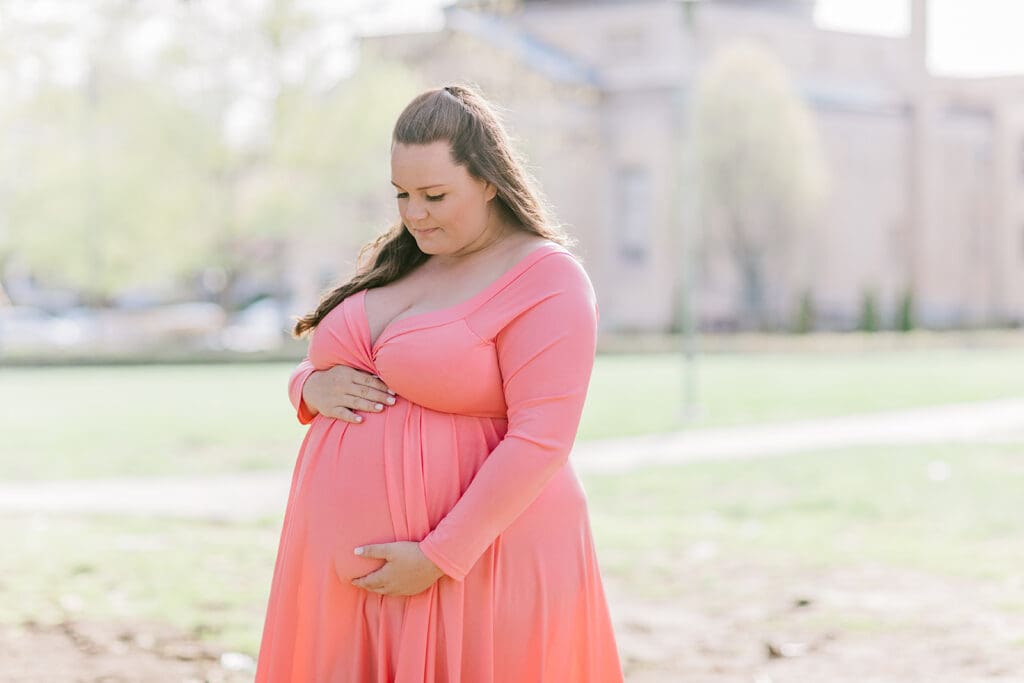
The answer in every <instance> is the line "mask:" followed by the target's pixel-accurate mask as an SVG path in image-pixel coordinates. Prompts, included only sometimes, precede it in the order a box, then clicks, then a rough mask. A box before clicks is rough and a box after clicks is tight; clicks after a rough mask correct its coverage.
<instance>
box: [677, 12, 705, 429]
mask: <svg viewBox="0 0 1024 683" xmlns="http://www.w3.org/2000/svg"><path fill="white" fill-rule="evenodd" d="M696 10H697V2H696V0H679V13H680V19H681V27H682V33H683V34H687V33H691V34H692V31H693V22H694V18H695V14H696ZM680 57H682V55H680ZM685 73H686V70H685V69H684V68H683V67H682V65H680V70H679V77H678V78H679V80H678V86H677V88H676V93H675V98H674V104H675V109H676V111H675V121H676V131H677V140H678V143H679V144H677V146H676V152H675V158H676V193H677V197H678V198H679V199H678V201H677V202H676V221H677V225H676V230H677V234H678V235H679V245H680V253H679V263H680V265H681V267H682V271H683V272H682V277H681V279H680V290H681V291H680V296H679V307H680V310H679V320H680V326H681V332H682V334H681V335H680V338H681V339H680V341H681V349H680V350H681V352H682V360H683V372H682V393H683V400H682V405H681V408H680V414H679V421H680V424H681V425H683V426H687V425H690V424H692V423H693V422H695V421H696V419H697V418H698V416H699V406H698V378H697V369H698V368H697V346H698V334H699V331H698V329H697V327H698V321H697V301H698V292H697V287H698V283H699V278H698V277H697V275H696V270H697V266H698V262H697V261H698V259H697V246H698V244H699V240H700V209H699V206H698V200H699V194H700V193H699V192H698V191H697V188H696V187H695V183H696V182H698V180H697V177H696V176H697V164H696V156H695V149H696V145H694V144H693V141H692V140H688V139H687V130H688V128H689V126H688V118H689V117H688V114H689V109H688V106H687V103H688V99H689V98H688V90H689V88H688V86H689V83H687V80H686V77H685Z"/></svg>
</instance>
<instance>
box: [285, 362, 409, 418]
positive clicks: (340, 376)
mask: <svg viewBox="0 0 1024 683" xmlns="http://www.w3.org/2000/svg"><path fill="white" fill-rule="evenodd" d="M302 400H303V402H304V403H305V404H306V407H307V408H309V410H310V411H311V412H312V413H314V414H315V413H320V414H321V415H325V416H327V417H333V418H335V419H338V420H344V421H345V422H356V423H358V422H362V421H363V418H362V416H360V415H358V414H356V413H355V412H354V411H356V410H366V411H369V412H374V413H379V412H381V411H382V410H384V407H385V406H389V405H393V404H394V402H395V397H394V395H393V392H391V390H390V389H388V387H387V385H386V384H384V382H382V381H381V380H380V378H378V377H376V376H374V375H371V374H369V373H367V372H362V371H361V370H356V369H355V368H350V367H348V366H347V365H335V366H334V367H332V368H330V369H328V370H317V371H316V372H314V373H312V374H311V375H310V376H309V377H308V378H306V382H305V383H304V384H303V386H302ZM378 406H380V407H378Z"/></svg>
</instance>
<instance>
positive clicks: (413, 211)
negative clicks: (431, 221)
mask: <svg viewBox="0 0 1024 683" xmlns="http://www.w3.org/2000/svg"><path fill="white" fill-rule="evenodd" d="M405 215H406V216H408V217H409V218H411V219H412V220H416V221H419V220H423V219H424V218H426V217H427V207H426V206H425V205H424V204H422V203H420V202H417V201H413V200H411V199H410V200H409V203H408V204H407V205H406V207H405Z"/></svg>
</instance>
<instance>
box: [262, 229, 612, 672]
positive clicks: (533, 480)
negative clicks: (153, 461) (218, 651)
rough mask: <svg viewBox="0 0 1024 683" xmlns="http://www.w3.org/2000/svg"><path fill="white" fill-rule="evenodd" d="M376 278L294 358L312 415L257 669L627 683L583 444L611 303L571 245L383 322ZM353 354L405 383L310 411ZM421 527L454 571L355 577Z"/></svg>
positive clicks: (540, 250)
mask: <svg viewBox="0 0 1024 683" xmlns="http://www.w3.org/2000/svg"><path fill="white" fill-rule="evenodd" d="M364 296H365V291H361V292H359V293H357V294H353V295H352V296H350V297H348V298H347V299H345V300H344V301H343V302H342V303H341V304H340V305H338V306H337V307H335V308H334V309H333V310H332V311H331V312H330V313H328V315H327V316H326V317H325V318H324V319H323V321H322V322H321V323H320V325H319V326H318V327H317V328H316V329H315V330H314V332H313V334H312V337H311V339H310V342H309V356H308V358H307V359H306V360H304V361H303V362H302V363H301V364H300V365H299V367H298V368H297V369H296V371H295V372H294V373H293V374H292V377H291V381H290V386H289V388H290V391H289V393H290V396H291V400H292V403H293V404H294V405H295V407H296V410H297V413H298V418H299V421H300V422H302V423H303V424H310V427H309V430H308V432H307V434H306V438H305V440H304V441H303V443H302V447H301V450H300V451H299V455H298V459H297V461H296V464H295V471H294V474H293V477H292V484H291V491H290V494H289V498H288V506H287V509H286V511H285V518H284V528H283V529H282V532H281V540H280V546H279V549H278V556H277V562H276V564H275V567H274V577H273V582H272V585H271V590H270V600H269V605H268V608H267V615H266V622H265V624H264V630H263V640H262V644H261V646H260V652H259V662H258V666H257V673H256V683H391V682H395V683H423V682H427V683H492V682H493V683H534V682H537V683H605V682H608V681H615V682H619V681H622V670H621V666H620V662H619V656H618V653H617V650H616V643H615V637H614V634H613V631H612V626H611V620H610V618H609V613H608V607H607V603H606V599H605V594H604V589H603V586H602V582H601V576H600V573H599V571H598V564H597V558H596V555H595V551H594V545H593V539H592V536H591V530H590V521H589V517H588V512H587V499H586V495H585V493H584V491H583V488H582V487H581V485H580V482H579V479H578V478H577V476H576V473H575V472H574V471H573V469H572V466H571V464H570V463H569V461H568V455H569V451H570V448H571V447H572V444H573V440H574V438H575V435H576V429H577V427H578V425H579V420H580V413H581V411H582V409H583V401H584V397H585V395H586V391H587V386H588V384H589V381H590V374H591V369H592V367H593V361H594V349H595V336H596V323H597V315H598V311H597V305H596V302H595V298H594V292H593V289H592V287H591V283H590V280H589V278H588V277H587V275H586V272H585V271H584V270H583V268H582V266H581V265H580V264H579V263H578V262H577V261H576V260H575V258H573V257H572V255H570V254H569V252H567V251H566V250H565V249H563V248H562V247H561V246H559V245H557V244H553V243H545V244H543V245H542V246H540V247H537V248H535V249H534V250H533V251H531V252H530V253H529V254H528V255H527V256H526V257H525V258H523V259H522V260H521V261H519V262H518V263H517V264H516V265H515V266H513V267H512V268H511V269H510V270H508V271H507V272H505V273H503V274H502V275H501V276H499V277H498V279H497V280H495V281H494V282H492V283H491V284H490V285H489V286H488V287H486V288H485V289H484V290H483V291H481V292H478V293H477V294H476V295H474V296H473V297H472V298H470V299H468V300H466V301H464V302H462V303H460V304H457V305H454V306H451V307H448V308H444V309H441V310H436V311H430V312H425V313H420V314H417V315H411V316H407V317H404V318H403V317H399V318H398V319H396V320H394V321H392V322H391V323H390V324H389V325H388V326H387V327H386V328H385V329H384V330H383V332H382V333H381V334H380V336H379V338H378V339H376V340H371V339H370V330H369V325H368V323H367V319H366V312H365V307H364V302H363V299H364ZM339 364H341V365H348V366H351V367H354V368H358V369H360V370H363V371H366V372H370V373H374V374H377V375H378V376H380V377H381V379H383V380H384V382H385V383H386V384H387V385H388V387H390V388H391V389H392V390H394V391H395V392H396V393H397V402H396V403H395V405H393V406H389V407H386V408H385V409H384V410H383V411H382V412H381V413H363V422H362V423H361V424H350V423H347V422H344V421H341V420H335V419H332V418H327V417H324V416H322V415H319V414H318V415H316V416H312V415H310V414H309V411H308V409H307V407H306V406H305V405H304V404H303V403H302V384H303V382H304V381H305V379H306V378H307V377H308V376H309V374H310V373H311V372H313V371H314V370H316V369H320V370H323V369H327V368H329V367H331V366H334V365H339ZM391 541H417V542H419V544H420V548H422V550H423V552H424V554H426V556H427V557H429V558H430V559H431V560H433V561H434V562H435V563H436V564H437V565H438V566H439V567H440V568H441V569H442V570H444V572H445V576H442V577H441V578H440V579H439V580H438V581H437V582H435V583H434V584H433V585H432V586H431V587H430V588H428V589H427V590H426V591H424V592H422V593H420V594H418V595H414V596H408V597H404V596H384V595H380V594H378V593H374V592H371V591H367V590H364V589H361V588H357V587H355V586H353V585H352V584H351V583H350V581H351V579H353V578H355V577H358V576H363V575H365V574H368V573H369V572H371V571H373V570H375V569H377V568H378V567H380V566H382V565H383V564H384V561H383V560H376V559H370V558H362V557H358V556H356V555H354V554H353V552H352V551H353V549H354V548H356V547H357V546H359V545H362V544H367V543H386V542H391Z"/></svg>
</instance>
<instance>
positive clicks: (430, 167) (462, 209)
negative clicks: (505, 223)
mask: <svg viewBox="0 0 1024 683" xmlns="http://www.w3.org/2000/svg"><path fill="white" fill-rule="evenodd" d="M391 184H392V185H394V186H395V193H396V196H397V198H398V212H399V213H400V214H401V215H402V222H403V223H404V224H405V227H406V228H408V230H409V232H411V233H412V235H413V237H414V238H415V239H416V244H417V245H419V248H420V250H421V251H422V252H424V253H426V254H441V255H455V256H457V255H460V254H463V253H468V252H472V251H475V250H476V249H477V248H478V247H483V246H485V245H486V244H488V243H489V240H490V239H491V236H492V234H494V233H495V231H498V230H500V227H501V226H500V225H499V224H498V221H497V220H496V219H495V216H494V215H492V214H497V212H490V211H488V208H489V202H490V201H491V200H492V199H494V196H495V195H496V194H497V188H496V187H495V186H494V185H492V184H490V183H488V182H486V181H483V180H477V179H476V178H473V177H472V176H471V175H469V172H468V171H467V170H466V168H465V167H464V166H459V165H457V164H455V163H454V162H453V161H452V158H451V147H450V145H449V143H448V142H447V141H445V140H441V141H438V142H432V143H430V144H429V145H405V144H402V143H395V145H394V146H393V147H392V148H391Z"/></svg>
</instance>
